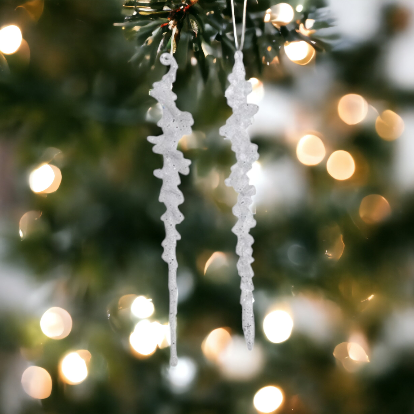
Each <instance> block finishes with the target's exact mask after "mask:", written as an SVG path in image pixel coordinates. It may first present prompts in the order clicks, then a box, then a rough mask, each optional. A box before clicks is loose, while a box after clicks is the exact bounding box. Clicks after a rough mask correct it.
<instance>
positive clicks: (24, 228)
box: [19, 211, 42, 239]
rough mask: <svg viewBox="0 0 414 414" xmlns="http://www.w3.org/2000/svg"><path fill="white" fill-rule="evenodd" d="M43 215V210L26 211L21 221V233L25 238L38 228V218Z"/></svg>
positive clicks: (21, 236)
mask: <svg viewBox="0 0 414 414" xmlns="http://www.w3.org/2000/svg"><path fill="white" fill-rule="evenodd" d="M41 216H42V212H41V211H28V212H27V213H24V214H23V216H22V217H21V219H20V221H19V235H20V238H22V239H24V238H25V237H27V236H29V235H30V233H31V232H32V230H34V229H35V228H36V222H37V220H38V219H39V218H40V217H41Z"/></svg>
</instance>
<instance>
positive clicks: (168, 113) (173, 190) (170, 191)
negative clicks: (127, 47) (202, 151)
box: [148, 53, 194, 366]
mask: <svg viewBox="0 0 414 414" xmlns="http://www.w3.org/2000/svg"><path fill="white" fill-rule="evenodd" d="M160 61H161V63H162V64H163V65H166V66H168V65H169V66H170V70H169V71H168V73H167V74H165V75H164V76H163V77H162V80H161V81H159V82H155V83H154V85H153V89H152V90H151V91H150V95H151V96H152V97H154V98H155V99H156V100H157V101H158V102H159V103H160V104H161V106H162V112H163V114H162V118H161V120H160V121H158V123H157V125H158V126H159V127H161V128H162V132H163V134H162V135H160V136H157V137H148V141H149V142H151V143H152V144H155V146H154V148H153V151H154V152H155V153H157V154H162V156H163V159H164V165H163V167H162V168H161V169H158V170H155V171H154V175H155V176H156V177H158V178H160V179H161V180H162V186H161V193H160V197H159V201H160V202H162V203H164V204H165V206H166V211H165V213H164V214H163V215H162V216H161V220H162V221H163V222H164V224H165V233H166V237H165V239H164V241H163V242H162V246H163V247H164V253H163V255H162V258H163V260H164V261H165V262H167V263H168V288H169V292H170V315H169V322H170V331H171V356H170V365H172V366H175V365H177V361H178V360H177V300H178V289H177V268H178V263H177V257H176V245H177V240H180V239H181V236H180V233H178V231H177V230H176V228H175V226H176V225H177V224H179V223H181V222H182V221H183V220H184V216H183V215H182V213H181V212H180V210H179V209H178V206H179V205H180V204H182V203H183V202H184V196H183V193H182V192H181V191H180V190H179V189H178V185H179V184H180V183H181V180H180V176H179V173H180V174H184V175H187V174H188V173H189V172H190V169H189V166H190V164H191V161H190V160H187V159H185V158H184V156H183V153H182V152H181V151H179V150H177V145H178V141H179V140H180V139H181V137H182V136H183V135H189V134H191V132H192V130H191V125H193V123H194V121H193V117H192V116H191V114H190V113H188V112H181V111H180V110H179V109H178V108H177V107H176V105H175V100H176V99H177V95H175V93H173V92H172V84H173V83H174V81H175V75H176V72H177V68H178V65H177V62H176V61H175V59H174V57H173V56H172V55H170V54H169V53H164V54H162V55H161V58H160Z"/></svg>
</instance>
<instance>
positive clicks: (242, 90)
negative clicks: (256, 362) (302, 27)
mask: <svg viewBox="0 0 414 414" xmlns="http://www.w3.org/2000/svg"><path fill="white" fill-rule="evenodd" d="M234 60H235V63H234V67H233V71H232V73H231V74H230V75H229V77H228V79H229V81H230V86H229V87H228V88H227V90H226V93H225V96H226V98H227V104H228V105H229V106H230V107H231V108H232V109H233V115H231V116H230V118H229V119H228V120H227V122H226V125H224V126H223V127H221V128H220V135H222V136H224V137H225V138H226V139H229V140H230V141H231V149H232V150H233V151H234V152H235V154H236V159H237V162H236V164H234V165H233V166H232V167H231V174H230V176H229V178H227V179H226V180H225V184H226V185H227V186H228V187H233V188H234V189H235V190H236V192H237V193H238V196H237V203H236V205H235V206H234V207H233V214H234V215H235V216H236V217H237V218H238V220H237V223H236V225H235V226H234V227H233V229H232V231H233V233H234V234H236V236H237V246H236V253H237V255H238V256H239V260H238V262H237V270H238V273H239V276H240V277H241V284H240V288H241V298H240V303H241V305H242V326H243V332H244V337H245V339H246V344H247V348H248V349H250V350H251V349H252V348H253V344H254V330H255V329H254V313H253V302H254V299H253V290H254V287H253V282H252V278H253V276H254V272H253V269H252V266H251V263H252V262H253V261H254V259H253V249H252V245H253V242H254V239H253V237H252V236H251V235H250V234H249V231H250V229H251V228H252V227H254V226H255V225H256V220H255V219H254V218H253V213H252V211H251V209H250V205H251V204H252V202H253V200H252V197H253V196H254V195H255V194H256V189H255V187H254V186H253V185H250V184H249V177H248V176H247V173H248V172H249V171H250V170H251V168H252V165H253V163H254V162H255V161H256V160H257V159H258V158H259V154H258V152H257V145H256V144H252V143H251V142H250V137H249V134H248V132H247V128H248V127H249V126H250V125H251V124H252V122H253V115H255V114H256V113H257V111H258V109H259V107H258V106H257V105H253V104H248V103H247V95H249V93H250V92H251V91H252V85H251V83H250V82H247V81H246V71H245V69H244V65H243V53H242V52H241V51H240V50H238V51H237V52H236V53H235V55H234Z"/></svg>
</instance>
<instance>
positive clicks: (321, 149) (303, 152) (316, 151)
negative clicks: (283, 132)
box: [296, 135, 326, 165]
mask: <svg viewBox="0 0 414 414" xmlns="http://www.w3.org/2000/svg"><path fill="white" fill-rule="evenodd" d="M325 154H326V151H325V145H323V142H322V140H321V139H320V138H319V137H317V136H315V135H305V136H304V137H302V138H301V139H300V140H299V142H298V145H297V147H296V155H297V157H298V160H299V161H300V162H301V163H302V164H304V165H317V164H319V163H320V162H321V161H322V160H323V159H324V157H325Z"/></svg>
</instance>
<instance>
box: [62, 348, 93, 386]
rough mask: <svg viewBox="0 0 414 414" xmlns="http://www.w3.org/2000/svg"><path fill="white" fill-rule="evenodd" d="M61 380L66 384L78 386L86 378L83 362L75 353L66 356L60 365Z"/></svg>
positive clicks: (86, 372)
mask: <svg viewBox="0 0 414 414" xmlns="http://www.w3.org/2000/svg"><path fill="white" fill-rule="evenodd" d="M60 372H61V375H62V378H63V380H64V381H65V382H66V383H68V384H72V385H75V384H80V383H81V382H82V381H84V380H85V379H86V377H87V376H88V368H87V366H86V362H85V360H84V359H83V358H82V357H81V356H80V355H79V354H78V353H77V352H71V353H70V354H67V355H66V356H65V357H64V358H63V359H62V361H61V363H60Z"/></svg>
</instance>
